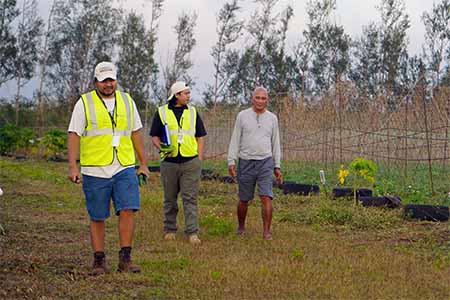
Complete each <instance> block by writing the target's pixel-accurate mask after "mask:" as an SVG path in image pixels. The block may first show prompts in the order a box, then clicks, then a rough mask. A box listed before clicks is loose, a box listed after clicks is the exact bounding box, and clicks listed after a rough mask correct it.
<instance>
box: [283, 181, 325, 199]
mask: <svg viewBox="0 0 450 300" xmlns="http://www.w3.org/2000/svg"><path fill="white" fill-rule="evenodd" d="M281 189H282V190H283V194H285V195H287V194H296V195H302V196H307V195H309V194H317V193H319V186H318V185H316V184H302V183H283V184H281Z"/></svg>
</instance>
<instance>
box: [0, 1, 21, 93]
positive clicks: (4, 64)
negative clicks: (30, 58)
mask: <svg viewBox="0 0 450 300" xmlns="http://www.w3.org/2000/svg"><path fill="white" fill-rule="evenodd" d="M18 15H19V10H18V9H17V8H16V0H1V1H0V41H1V43H0V86H1V85H2V84H3V83H5V82H7V81H9V80H11V79H12V78H13V77H14V58H15V57H16V55H17V48H16V37H15V36H14V34H13V31H12V28H11V24H12V22H13V21H14V20H15V18H16V17H17V16H18Z"/></svg>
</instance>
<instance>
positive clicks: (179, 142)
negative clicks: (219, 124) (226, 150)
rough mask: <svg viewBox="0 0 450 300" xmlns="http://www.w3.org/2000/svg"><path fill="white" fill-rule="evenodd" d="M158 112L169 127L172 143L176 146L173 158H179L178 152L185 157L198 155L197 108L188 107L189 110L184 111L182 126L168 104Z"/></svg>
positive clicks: (181, 120)
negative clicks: (196, 134) (196, 133)
mask: <svg viewBox="0 0 450 300" xmlns="http://www.w3.org/2000/svg"><path fill="white" fill-rule="evenodd" d="M158 112H159V117H160V118H161V122H162V123H163V124H167V125H168V126H169V134H170V142H171V144H172V145H174V146H175V147H174V148H175V150H173V151H172V157H175V156H178V152H180V153H181V155H182V156H183V157H193V156H196V155H198V147H197V139H196V138H195V123H196V121H197V111H196V110H195V107H193V106H190V105H188V109H185V110H184V111H183V114H182V115H181V119H180V126H179V125H178V121H177V118H176V117H175V114H174V112H173V111H172V110H171V109H169V105H168V104H166V105H163V106H160V107H159V108H158Z"/></svg>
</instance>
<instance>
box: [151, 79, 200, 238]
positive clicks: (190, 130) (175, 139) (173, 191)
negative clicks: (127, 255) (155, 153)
mask: <svg viewBox="0 0 450 300" xmlns="http://www.w3.org/2000/svg"><path fill="white" fill-rule="evenodd" d="M190 99H191V91H190V88H189V86H188V85H187V84H186V83H185V82H182V81H178V82H175V83H174V84H173V85H172V87H171V88H170V96H169V99H168V103H167V104H165V105H163V106H161V107H159V108H158V111H157V112H156V113H155V116H154V117H153V123H152V127H151V130H150V136H151V137H152V143H153V145H154V146H155V147H156V148H157V149H158V150H160V153H161V168H160V169H161V182H162V185H163V188H164V228H163V230H164V239H165V240H175V239H176V232H177V229H178V227H177V214H178V203H177V198H178V194H181V198H182V201H183V209H184V221H185V222H184V223H185V229H184V233H185V235H186V237H187V238H188V240H189V242H190V243H191V244H200V243H201V241H200V239H199V237H198V233H199V225H198V206H197V196H198V187H199V182H200V175H201V161H202V160H203V149H204V136H206V130H205V127H204V125H203V121H202V119H201V118H200V116H199V114H198V112H197V110H196V109H195V107H194V106H192V105H190V104H188V103H189V101H190ZM167 135H168V136H167ZM169 145H170V146H169ZM168 146H169V147H168Z"/></svg>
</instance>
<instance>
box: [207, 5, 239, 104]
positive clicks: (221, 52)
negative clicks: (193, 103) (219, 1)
mask: <svg viewBox="0 0 450 300" xmlns="http://www.w3.org/2000/svg"><path fill="white" fill-rule="evenodd" d="M239 10H240V7H239V6H238V0H231V1H230V2H227V3H225V4H224V6H223V7H222V9H221V10H220V11H219V14H218V15H217V18H216V20H217V28H216V32H217V36H218V40H217V43H216V44H215V45H214V46H213V47H212V50H211V56H212V58H213V64H214V84H213V85H208V86H207V88H206V92H205V93H204V101H205V103H206V104H207V105H210V104H211V103H212V106H213V107H214V108H215V107H216V105H217V103H218V102H219V94H222V99H224V98H225V97H226V95H225V94H226V91H225V90H226V87H227V83H228V80H229V79H230V77H231V76H232V74H233V73H234V72H235V71H236V70H235V68H230V66H233V65H235V64H230V59H233V57H234V56H235V54H236V52H234V51H233V50H232V49H229V47H230V45H231V44H233V43H234V42H236V41H237V40H238V38H239V37H240V36H241V31H242V28H243V26H244V23H243V21H239V20H237V16H236V13H237V12H238V11H239Z"/></svg>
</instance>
